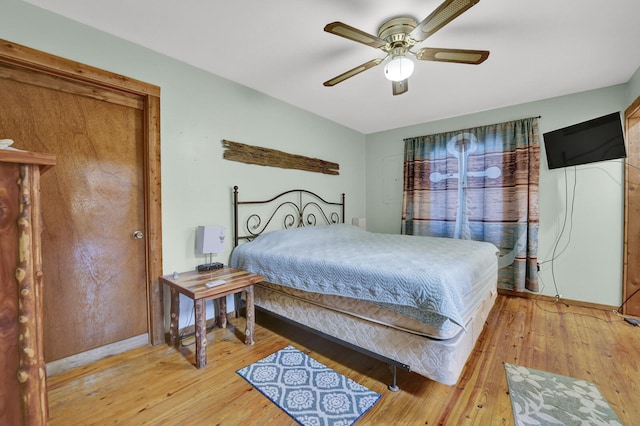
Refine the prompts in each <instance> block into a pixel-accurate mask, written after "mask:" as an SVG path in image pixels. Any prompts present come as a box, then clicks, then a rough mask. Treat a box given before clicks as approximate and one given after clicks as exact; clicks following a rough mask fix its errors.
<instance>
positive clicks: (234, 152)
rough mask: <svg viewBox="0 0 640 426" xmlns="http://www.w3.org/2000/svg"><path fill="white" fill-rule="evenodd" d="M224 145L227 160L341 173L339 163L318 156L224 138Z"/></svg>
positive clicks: (332, 173) (325, 172) (224, 156)
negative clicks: (313, 156)
mask: <svg viewBox="0 0 640 426" xmlns="http://www.w3.org/2000/svg"><path fill="white" fill-rule="evenodd" d="M222 146H224V147H225V148H226V150H225V151H224V154H223V158H224V159H225V160H231V161H239V162H241V163H247V164H257V165H260V166H272V167H280V168H283V169H297V170H306V171H309V172H317V173H324V174H327V175H338V174H340V173H339V172H338V170H339V169H340V165H339V164H338V163H331V162H329V161H324V160H320V159H317V158H310V157H305V156H302V155H295V154H289V153H286V152H282V151H278V150H275V149H269V148H262V147H260V146H252V145H246V144H243V143H239V142H232V141H228V140H224V139H223V140H222Z"/></svg>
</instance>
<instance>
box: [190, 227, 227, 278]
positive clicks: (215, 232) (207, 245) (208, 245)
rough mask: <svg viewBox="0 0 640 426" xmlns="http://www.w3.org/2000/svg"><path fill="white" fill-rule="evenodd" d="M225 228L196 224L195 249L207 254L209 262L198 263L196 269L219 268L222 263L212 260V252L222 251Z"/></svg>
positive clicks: (208, 269) (209, 269)
mask: <svg viewBox="0 0 640 426" xmlns="http://www.w3.org/2000/svg"><path fill="white" fill-rule="evenodd" d="M225 234H226V233H225V229H224V227H223V226H198V228H197V229H196V250H197V251H198V252H199V253H202V254H205V255H207V254H208V255H209V262H208V263H204V264H202V265H198V268H197V269H198V271H199V272H203V271H211V270H212V269H220V268H222V267H223V266H224V265H223V264H222V263H220V262H213V253H222V252H223V251H224V238H225V236H226V235H225Z"/></svg>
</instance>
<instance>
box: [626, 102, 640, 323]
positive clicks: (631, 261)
mask: <svg viewBox="0 0 640 426" xmlns="http://www.w3.org/2000/svg"><path fill="white" fill-rule="evenodd" d="M625 128H626V129H625V130H626V139H627V141H626V142H627V160H626V167H625V197H624V201H625V206H624V225H625V226H624V234H625V235H624V271H623V287H622V301H623V307H622V308H623V310H622V312H624V313H625V314H627V315H635V316H640V98H638V99H636V101H635V102H634V103H633V104H632V105H631V106H630V107H629V108H627V110H626V111H625Z"/></svg>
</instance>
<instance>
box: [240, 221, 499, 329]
mask: <svg viewBox="0 0 640 426" xmlns="http://www.w3.org/2000/svg"><path fill="white" fill-rule="evenodd" d="M497 253H498V249H497V248H496V247H495V246H494V245H492V244H490V243H485V242H479V241H469V240H454V239H449V238H436V237H423V236H410V235H396V234H378V233H372V232H367V231H363V230H361V229H359V228H357V227H355V226H352V225H345V224H339V225H329V226H317V227H307V228H295V229H287V230H281V231H272V232H269V233H265V234H263V235H261V236H259V237H258V238H256V239H255V240H254V241H252V242H249V243H245V244H242V245H240V246H238V247H236V248H235V249H234V251H233V253H232V255H231V261H230V264H231V266H233V267H236V268H242V269H245V270H248V271H251V272H254V273H258V274H261V275H264V276H265V277H266V278H267V281H269V282H272V283H277V284H281V285H285V286H290V287H295V288H298V289H301V290H305V291H310V292H316V293H324V294H333V295H341V296H346V297H352V298H358V299H364V300H367V301H370V302H374V303H379V304H381V305H384V306H385V307H387V308H390V309H394V306H395V307H396V308H397V309H396V310H397V311H398V312H401V313H407V312H424V313H425V315H434V314H435V315H437V316H441V317H442V318H443V319H448V320H450V321H452V322H453V323H455V324H458V325H459V326H461V327H464V324H463V320H462V317H461V315H460V312H461V311H462V310H463V309H462V308H463V307H462V300H463V295H464V294H465V293H466V292H468V291H471V289H472V286H473V283H474V282H475V281H476V280H477V279H479V278H480V277H481V276H482V275H483V274H485V272H486V270H487V268H492V267H493V268H495V267H496V264H497ZM417 319H420V318H417Z"/></svg>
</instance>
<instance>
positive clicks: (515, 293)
mask: <svg viewBox="0 0 640 426" xmlns="http://www.w3.org/2000/svg"><path fill="white" fill-rule="evenodd" d="M498 294H501V295H503V296H510V297H523V298H525V299H535V300H542V301H545V302H556V298H555V297H553V296H546V295H544V294H537V293H530V292H527V291H513V290H504V289H498ZM560 300H562V301H563V302H564V303H566V304H567V305H571V306H580V307H583V308H592V309H599V310H601V311H615V310H617V309H618V306H611V305H601V304H599V303H591V302H584V301H581V300H571V299H565V298H562V299H560Z"/></svg>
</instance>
